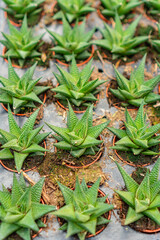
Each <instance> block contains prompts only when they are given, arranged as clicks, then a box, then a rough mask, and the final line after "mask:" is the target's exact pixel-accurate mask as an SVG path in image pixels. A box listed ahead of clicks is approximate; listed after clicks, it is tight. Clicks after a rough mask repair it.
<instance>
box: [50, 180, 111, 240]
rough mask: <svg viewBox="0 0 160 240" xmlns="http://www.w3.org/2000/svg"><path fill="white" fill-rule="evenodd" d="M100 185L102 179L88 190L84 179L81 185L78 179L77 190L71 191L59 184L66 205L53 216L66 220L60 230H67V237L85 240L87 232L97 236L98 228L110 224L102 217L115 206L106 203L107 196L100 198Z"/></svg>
mask: <svg viewBox="0 0 160 240" xmlns="http://www.w3.org/2000/svg"><path fill="white" fill-rule="evenodd" d="M99 184H100V178H99V179H98V180H97V181H96V182H95V183H94V184H93V185H92V186H91V187H90V188H88V186H87V185H86V182H85V180H84V179H83V180H82V183H81V184H80V183H79V180H78V178H77V179H76V186H75V190H71V189H70V188H67V187H66V186H64V185H62V184H61V183H58V185H59V187H60V189H61V191H62V193H63V196H64V199H65V204H66V205H65V206H64V207H62V208H60V209H59V210H57V211H55V212H54V213H53V214H54V215H56V216H58V217H60V218H63V219H65V221H66V223H64V224H63V225H62V227H61V228H60V229H61V230H67V237H70V236H72V235H74V234H78V238H79V239H80V240H84V239H85V236H86V234H87V232H89V233H91V234H93V235H95V233H96V226H98V225H103V224H106V223H108V222H109V220H108V219H106V218H104V217H103V216H102V215H103V214H104V213H106V212H108V211H110V210H111V209H113V205H111V204H107V203H105V201H106V198H107V196H104V197H98V188H99Z"/></svg>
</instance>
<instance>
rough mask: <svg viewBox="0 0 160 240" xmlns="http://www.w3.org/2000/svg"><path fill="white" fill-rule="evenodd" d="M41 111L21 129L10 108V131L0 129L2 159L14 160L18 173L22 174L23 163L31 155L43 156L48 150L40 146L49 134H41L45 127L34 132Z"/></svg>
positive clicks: (34, 114)
mask: <svg viewBox="0 0 160 240" xmlns="http://www.w3.org/2000/svg"><path fill="white" fill-rule="evenodd" d="M38 112H39V110H36V111H35V112H34V113H33V114H32V115H31V116H30V117H29V118H28V120H27V121H26V122H25V124H24V125H23V126H22V128H20V127H19V126H18V125H17V123H16V121H15V120H14V118H13V115H12V112H11V109H10V107H9V106H8V122H9V130H10V132H7V131H5V130H3V129H0V135H1V139H0V142H1V144H2V146H1V148H2V150H1V151H0V159H2V160H6V161H7V159H13V158H14V161H15V164H16V168H17V171H18V172H20V170H21V168H22V165H23V162H24V161H25V159H26V158H27V157H28V156H29V155H32V156H34V155H43V152H45V151H47V149H45V148H43V147H41V146H39V145H38V144H39V143H41V142H42V141H43V140H44V139H45V138H46V137H47V136H48V135H49V133H41V134H39V132H40V131H41V129H42V128H43V126H41V127H38V128H36V129H34V130H33V126H34V123H35V120H36V117H37V115H38Z"/></svg>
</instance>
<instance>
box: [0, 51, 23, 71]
mask: <svg viewBox="0 0 160 240" xmlns="http://www.w3.org/2000/svg"><path fill="white" fill-rule="evenodd" d="M6 51H7V48H6V47H4V48H3V50H2V56H4V55H5V53H6ZM3 59H4V61H5V62H6V63H8V60H7V58H3ZM12 66H13V67H15V68H19V69H25V68H27V66H23V67H20V66H19V65H16V64H13V63H12Z"/></svg>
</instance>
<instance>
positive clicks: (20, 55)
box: [0, 15, 44, 67]
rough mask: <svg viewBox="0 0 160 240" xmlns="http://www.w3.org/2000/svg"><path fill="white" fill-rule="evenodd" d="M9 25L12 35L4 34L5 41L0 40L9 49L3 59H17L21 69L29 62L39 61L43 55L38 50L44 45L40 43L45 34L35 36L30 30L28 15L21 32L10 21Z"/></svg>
mask: <svg viewBox="0 0 160 240" xmlns="http://www.w3.org/2000/svg"><path fill="white" fill-rule="evenodd" d="M8 25H9V30H10V35H9V34H6V33H3V32H2V35H3V37H4V38H5V39H4V40H0V42H1V43H2V44H3V45H4V46H5V47H6V49H7V51H6V52H5V54H4V56H2V57H4V58H8V57H10V58H11V59H16V60H17V61H18V64H19V65H20V66H21V67H23V66H24V64H25V63H26V61H27V60H31V59H39V57H40V56H41V53H40V52H38V51H37V49H38V48H39V47H40V44H43V42H41V43H40V42H39V41H40V39H41V38H42V37H43V35H44V34H42V35H39V36H35V37H34V36H33V30H32V29H29V28H28V25H27V17H26V15H25V17H24V19H23V23H22V26H21V29H20V30H18V29H17V28H16V27H14V26H13V25H12V24H11V23H10V22H9V21H8Z"/></svg>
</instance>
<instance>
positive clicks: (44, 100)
mask: <svg viewBox="0 0 160 240" xmlns="http://www.w3.org/2000/svg"><path fill="white" fill-rule="evenodd" d="M45 102H46V93H45V94H44V98H43V104H45ZM43 104H42V105H41V106H43ZM1 106H2V107H3V108H4V110H6V112H8V109H7V108H6V107H5V106H4V104H3V103H1ZM41 106H40V107H41ZM40 107H39V108H40ZM32 113H33V112H31V113H28V114H27V113H14V112H12V114H13V115H15V116H20V117H26V115H29V116H30V115H32Z"/></svg>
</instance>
